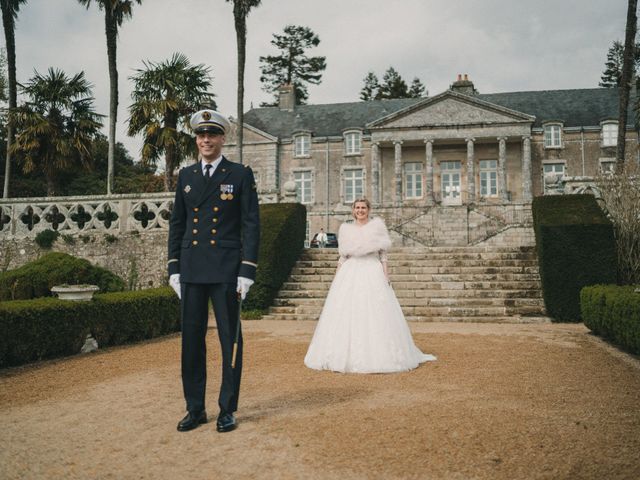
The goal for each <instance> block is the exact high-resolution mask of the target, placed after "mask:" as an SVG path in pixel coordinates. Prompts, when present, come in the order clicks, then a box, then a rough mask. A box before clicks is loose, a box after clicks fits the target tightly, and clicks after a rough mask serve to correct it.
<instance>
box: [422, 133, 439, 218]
mask: <svg viewBox="0 0 640 480" xmlns="http://www.w3.org/2000/svg"><path fill="white" fill-rule="evenodd" d="M424 144H425V161H426V164H427V165H426V168H425V175H426V187H425V188H426V189H427V191H426V192H425V193H426V195H425V196H426V199H427V205H433V204H434V203H435V200H436V198H435V195H434V193H433V139H431V138H427V139H425V141H424Z"/></svg>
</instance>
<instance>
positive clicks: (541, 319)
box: [262, 313, 551, 323]
mask: <svg viewBox="0 0 640 480" xmlns="http://www.w3.org/2000/svg"><path fill="white" fill-rule="evenodd" d="M405 318H406V320H407V321H409V322H457V323H463V322H466V323H550V321H551V320H550V319H549V318H548V317H546V316H544V315H538V316H535V315H531V316H528V315H508V316H507V315H502V316H493V317H491V316H489V317H475V316H453V315H447V316H446V317H437V316H434V317H426V316H413V315H411V316H405ZM262 319H263V320H291V321H303V320H306V321H317V320H318V317H317V316H313V315H298V314H295V313H289V314H279V315H264V316H263V317H262Z"/></svg>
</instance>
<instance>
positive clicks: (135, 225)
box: [0, 192, 174, 239]
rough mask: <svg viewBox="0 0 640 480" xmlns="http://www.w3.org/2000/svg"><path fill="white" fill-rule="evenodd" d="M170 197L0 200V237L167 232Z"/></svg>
mask: <svg viewBox="0 0 640 480" xmlns="http://www.w3.org/2000/svg"><path fill="white" fill-rule="evenodd" d="M173 198H174V194H173V193H171V192H169V193H142V194H124V195H100V196H77V197H42V198H11V199H5V200H0V238H1V239H10V238H32V237H35V236H36V235H37V234H38V233H39V232H42V231H44V230H47V229H50V230H56V231H58V232H59V233H61V234H83V233H98V232H103V233H110V234H114V235H117V234H122V233H128V232H139V233H141V232H150V231H158V230H168V228H169V218H170V216H171V209H172V208H173Z"/></svg>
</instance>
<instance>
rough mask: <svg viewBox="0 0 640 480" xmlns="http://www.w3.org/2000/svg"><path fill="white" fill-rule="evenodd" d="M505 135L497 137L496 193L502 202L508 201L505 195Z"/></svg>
mask: <svg viewBox="0 0 640 480" xmlns="http://www.w3.org/2000/svg"><path fill="white" fill-rule="evenodd" d="M506 163H507V137H498V195H499V196H500V200H502V203H507V202H508V201H509V199H508V197H507V166H506Z"/></svg>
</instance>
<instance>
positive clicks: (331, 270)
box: [291, 262, 538, 275]
mask: <svg viewBox="0 0 640 480" xmlns="http://www.w3.org/2000/svg"><path fill="white" fill-rule="evenodd" d="M337 266H338V264H337V262H336V263H335V264H332V265H327V266H308V267H301V266H296V267H294V268H293V269H292V270H291V275H318V274H321V275H333V274H335V272H336V267H337ZM498 271H500V272H502V273H519V272H523V273H536V274H537V273H538V265H537V263H534V262H526V263H525V262H519V263H515V262H514V263H513V264H507V263H502V264H500V263H497V264H487V263H480V264H478V265H425V264H424V263H423V262H420V263H419V264H416V263H415V262H411V263H409V262H407V263H405V264H400V263H393V264H391V265H389V272H391V273H402V274H407V273H462V272H464V273H497V272H498Z"/></svg>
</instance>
